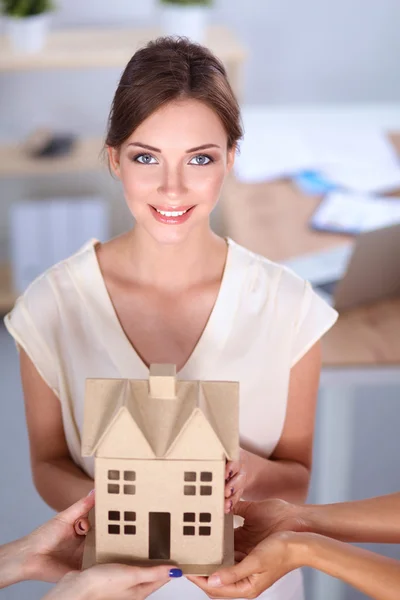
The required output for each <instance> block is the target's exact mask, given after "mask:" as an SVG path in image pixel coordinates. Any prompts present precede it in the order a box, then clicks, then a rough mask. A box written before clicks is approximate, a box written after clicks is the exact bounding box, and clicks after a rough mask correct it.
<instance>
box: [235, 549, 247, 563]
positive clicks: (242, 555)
mask: <svg viewBox="0 0 400 600" xmlns="http://www.w3.org/2000/svg"><path fill="white" fill-rule="evenodd" d="M246 556H247V553H246V552H243V551H242V550H235V562H237V563H238V562H241V561H242V560H243V559H244V558H246Z"/></svg>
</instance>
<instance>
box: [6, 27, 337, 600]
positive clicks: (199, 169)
mask: <svg viewBox="0 0 400 600" xmlns="http://www.w3.org/2000/svg"><path fill="white" fill-rule="evenodd" d="M241 136H242V129H241V124H240V113H239V108H238V104H237V101H236V99H235V97H234V95H233V93H232V90H231V88H230V86H229V83H228V81H227V77H226V72H225V69H224V67H223V66H222V64H221V63H220V61H219V60H217V59H216V58H215V57H214V56H213V55H212V54H211V53H210V52H209V51H208V50H207V49H205V48H203V47H201V46H198V45H195V44H192V43H190V42H189V41H187V40H185V39H177V40H175V39H171V38H161V39H159V40H157V41H155V42H151V43H149V44H148V45H147V46H146V47H145V48H143V49H141V50H139V51H138V52H137V53H136V54H135V55H134V56H133V58H132V59H131V60H130V62H129V63H128V65H127V67H126V69H125V71H124V73H123V75H122V78H121V80H120V83H119V85H118V88H117V91H116V94H115V97H114V101H113V106H112V110H111V114H110V118H109V127H108V134H107V138H106V148H107V151H108V157H109V163H110V167H111V169H112V171H113V173H114V174H115V175H116V176H117V177H118V178H119V179H120V181H121V183H122V187H123V190H124V195H125V200H126V202H127V205H128V208H129V210H130V212H131V213H132V216H133V217H134V218H135V225H134V227H133V228H132V229H131V230H130V231H128V232H127V233H126V234H124V235H121V236H119V237H117V238H115V239H112V240H111V241H109V242H107V243H105V244H100V243H99V242H97V241H90V242H88V244H87V245H86V246H85V247H84V248H83V249H81V250H80V251H79V252H78V253H77V254H75V255H74V256H72V257H71V258H69V259H67V260H65V261H63V262H61V263H60V264H58V265H56V266H55V267H53V268H51V269H50V270H49V271H47V272H46V273H45V274H44V275H42V276H41V277H39V279H37V280H36V281H35V282H34V283H33V284H32V285H31V286H30V287H29V288H28V290H27V291H26V292H25V294H24V295H23V296H22V297H21V298H19V300H18V301H17V304H16V306H15V308H14V310H13V311H12V312H11V313H10V314H9V315H8V316H7V317H6V321H5V322H6V326H7V328H8V330H9V332H10V333H11V335H12V336H13V337H14V338H15V340H16V342H17V344H18V347H19V348H20V360H21V373H22V382H23V390H24V396H25V402H26V414H27V423H28V430H29V438H30V448H31V461H32V470H33V477H34V481H35V484H36V487H37V489H38V491H39V493H40V494H41V496H42V497H43V498H44V500H45V501H46V502H47V503H48V504H49V505H50V506H52V507H54V508H56V509H58V510H61V509H63V508H65V507H66V506H68V505H70V504H71V503H73V502H74V501H76V499H77V498H79V497H81V496H82V495H84V494H85V493H87V491H88V490H89V489H90V488H91V487H92V479H93V461H92V460H91V459H87V458H85V459H83V458H82V457H81V452H80V436H81V431H82V421H83V404H84V388H85V379H86V378H88V377H110V378H113V377H118V378H132V379H146V378H147V377H148V367H149V365H150V363H165V362H167V363H174V364H175V365H176V366H177V371H178V374H179V377H180V378H182V379H189V380H190V379H196V380H228V381H229V380H231V381H239V382H240V390H241V407H240V410H241V417H240V434H241V447H242V451H241V460H240V463H235V464H228V466H227V474H226V476H227V485H226V492H225V496H226V507H225V508H226V510H227V511H229V510H231V509H232V507H233V506H234V505H235V504H236V503H237V501H238V500H239V499H240V498H241V497H244V498H248V499H252V500H262V499H264V498H266V497H269V496H275V497H276V496H278V497H282V498H286V499H288V500H293V501H298V502H302V501H304V499H305V497H306V494H307V488H308V482H309V476H310V468H311V452H312V438H313V429H314V413H315V404H316V397H317V389H318V382H319V373H320V347H319V343H318V340H319V338H320V337H321V336H322V335H323V334H324V333H325V331H326V330H327V329H329V328H330V327H331V326H332V325H333V323H334V322H335V320H336V316H337V315H336V312H335V311H333V310H332V309H331V308H330V307H329V306H327V305H326V304H325V303H324V302H322V301H321V300H320V299H319V297H318V296H316V295H315V294H314V292H313V291H312V289H311V287H310V286H309V284H307V283H306V282H304V281H303V280H301V279H300V278H298V277H297V276H295V275H294V274H293V273H292V272H290V271H288V270H287V269H284V268H282V267H281V266H279V265H277V264H274V263H272V262H270V261H268V260H267V259H266V258H263V257H261V256H257V255H255V254H253V253H252V252H249V251H247V250H245V249H244V248H242V247H240V246H238V245H237V244H235V243H234V242H233V241H232V240H229V239H223V238H220V237H218V236H217V235H215V234H214V233H213V232H212V230H211V228H210V222H209V217H210V213H211V212H212V210H213V209H214V208H215V206H216V204H217V202H218V198H219V195H220V192H221V188H222V186H223V183H224V180H225V178H226V176H227V175H228V173H229V172H230V170H231V169H232V166H233V163H234V158H235V152H236V150H237V146H238V142H239V140H240V138H241ZM243 218H245V215H244V216H243ZM180 583H181V584H182V585H181V587H180V589H179V591H175V597H177V595H179V594H181V595H182V597H187V591H186V592H185V590H184V589H183V588H184V586H183V583H182V582H180ZM185 585H187V586H190V587H191V589H190V593H191V594H192V597H194V596H193V594H195V592H196V593H197V594H200V597H203V594H202V592H200V591H199V590H196V589H195V588H194V587H193V586H192V585H191V584H189V583H188V582H187V581H186V580H185ZM278 585H279V589H280V590H281V591H280V592H279V598H282V599H287V600H289V599H290V600H292V598H301V597H302V585H301V578H300V575H299V573H295V574H292V575H290V576H289V577H288V578H287V579H286V581H284V582H281V583H279V584H278ZM168 587H170V586H168ZM163 593H164V592H159V594H160V596H158V597H159V598H161V597H162V594H163ZM185 594H186V595H185ZM268 594H269V592H267V596H266V597H268Z"/></svg>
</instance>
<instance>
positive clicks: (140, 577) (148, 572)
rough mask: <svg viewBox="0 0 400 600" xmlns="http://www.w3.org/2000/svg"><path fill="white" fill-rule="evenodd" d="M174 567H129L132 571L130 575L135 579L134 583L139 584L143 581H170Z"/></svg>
mask: <svg viewBox="0 0 400 600" xmlns="http://www.w3.org/2000/svg"><path fill="white" fill-rule="evenodd" d="M172 569H173V568H172ZM172 569H171V566H161V567H129V570H130V571H131V574H130V576H131V577H133V578H134V579H135V582H134V583H133V585H139V584H142V583H154V582H156V581H169V579H170V572H171V570H172ZM178 571H179V569H178Z"/></svg>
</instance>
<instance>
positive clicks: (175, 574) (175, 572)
mask: <svg viewBox="0 0 400 600" xmlns="http://www.w3.org/2000/svg"><path fill="white" fill-rule="evenodd" d="M182 575H183V573H182V571H181V569H171V570H170V572H169V576H170V577H182Z"/></svg>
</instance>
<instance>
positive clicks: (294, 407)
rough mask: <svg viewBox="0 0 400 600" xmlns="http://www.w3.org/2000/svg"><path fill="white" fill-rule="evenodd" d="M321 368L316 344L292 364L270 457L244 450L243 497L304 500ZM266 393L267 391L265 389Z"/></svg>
mask: <svg viewBox="0 0 400 600" xmlns="http://www.w3.org/2000/svg"><path fill="white" fill-rule="evenodd" d="M320 371H321V346H320V343H319V342H318V343H316V344H315V345H314V346H313V347H312V348H311V350H309V352H308V353H307V354H306V355H305V356H304V357H303V358H302V359H301V360H300V361H299V362H298V363H297V364H296V365H295V366H294V367H293V369H292V372H291V375H290V383H289V395H288V403H287V412H286V419H285V425H284V428H283V432H282V436H281V439H280V441H279V443H278V445H277V446H276V448H275V451H274V453H273V455H272V456H271V458H270V459H265V458H261V457H260V456H256V455H255V454H252V453H250V452H246V454H245V457H244V461H245V465H244V469H245V472H246V476H247V483H246V487H245V491H244V495H243V497H244V498H245V499H247V500H263V499H264V498H271V497H278V498H284V499H285V500H288V501H291V502H304V501H305V499H306V497H307V492H308V485H309V480H310V471H311V461H312V446H313V437H314V425H315V411H316V404H317V397H318V386H319V377H320ZM265 393H266V394H268V390H265Z"/></svg>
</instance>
